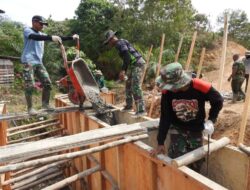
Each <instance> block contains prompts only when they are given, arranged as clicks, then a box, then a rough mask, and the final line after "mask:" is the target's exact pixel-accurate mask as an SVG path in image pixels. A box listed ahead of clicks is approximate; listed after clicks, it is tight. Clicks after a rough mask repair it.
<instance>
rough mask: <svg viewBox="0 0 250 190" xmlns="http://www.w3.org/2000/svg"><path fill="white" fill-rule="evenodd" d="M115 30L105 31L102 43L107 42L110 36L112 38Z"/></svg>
mask: <svg viewBox="0 0 250 190" xmlns="http://www.w3.org/2000/svg"><path fill="white" fill-rule="evenodd" d="M116 33H117V31H115V32H114V31H113V30H108V31H106V32H105V40H104V42H103V44H105V45H106V44H108V42H109V40H111V38H113V37H114V36H115V35H116Z"/></svg>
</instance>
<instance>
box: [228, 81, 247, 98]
mask: <svg viewBox="0 0 250 190" xmlns="http://www.w3.org/2000/svg"><path fill="white" fill-rule="evenodd" d="M243 82H244V78H238V79H233V80H232V82H231V87H232V91H233V102H236V101H240V100H243V99H245V93H244V92H243V91H242V89H241V86H242V84H243Z"/></svg>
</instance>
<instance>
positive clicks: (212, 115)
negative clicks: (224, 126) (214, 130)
mask: <svg viewBox="0 0 250 190" xmlns="http://www.w3.org/2000/svg"><path fill="white" fill-rule="evenodd" d="M207 98H208V100H209V102H210V106H211V108H210V110H209V115H208V120H211V121H212V122H213V123H215V121H216V119H217V117H218V115H219V112H220V110H221V109H222V107H223V97H222V96H221V95H220V93H219V92H218V91H217V90H215V89H214V88H213V87H211V89H210V90H209V92H208V93H207Z"/></svg>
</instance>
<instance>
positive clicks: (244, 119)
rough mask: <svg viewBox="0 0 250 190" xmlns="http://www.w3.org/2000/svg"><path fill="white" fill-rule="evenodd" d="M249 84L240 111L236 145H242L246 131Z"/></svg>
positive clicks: (249, 93)
mask: <svg viewBox="0 0 250 190" xmlns="http://www.w3.org/2000/svg"><path fill="white" fill-rule="evenodd" d="M249 89H250V82H249V83H248V85H247V92H246V96H245V103H244V107H243V111H242V114H241V115H242V118H241V122H240V131H239V139H238V143H237V144H238V145H239V144H240V143H242V144H243V142H244V136H245V131H246V125H247V118H248V116H249V106H250V105H249V103H250V90H249Z"/></svg>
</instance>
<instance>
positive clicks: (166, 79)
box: [156, 62, 192, 91]
mask: <svg viewBox="0 0 250 190" xmlns="http://www.w3.org/2000/svg"><path fill="white" fill-rule="evenodd" d="M191 80H192V77H191V76H190V75H189V74H188V73H186V72H185V71H184V70H183V68H182V65H181V64H180V63H177V62H175V63H170V64H168V65H166V66H164V67H163V68H162V69H161V71H160V76H159V77H157V78H156V85H157V86H158V87H159V88H161V89H162V90H170V91H171V90H178V89H180V88H182V87H184V86H186V85H187V84H189V83H190V82H191Z"/></svg>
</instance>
